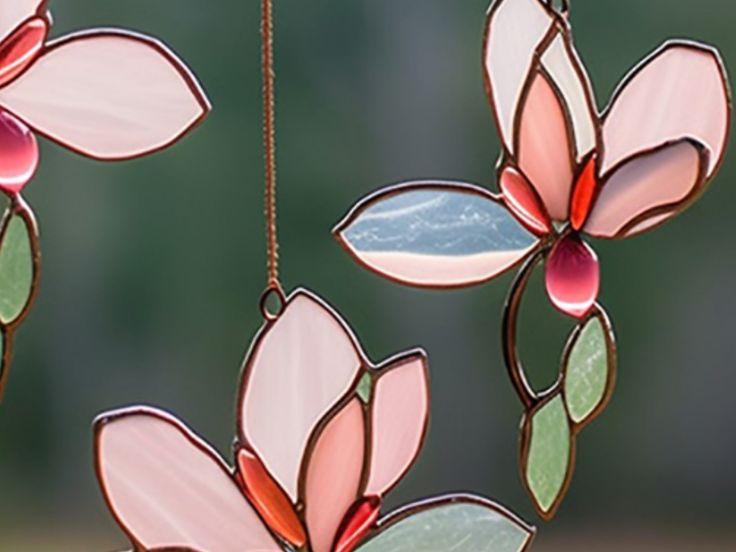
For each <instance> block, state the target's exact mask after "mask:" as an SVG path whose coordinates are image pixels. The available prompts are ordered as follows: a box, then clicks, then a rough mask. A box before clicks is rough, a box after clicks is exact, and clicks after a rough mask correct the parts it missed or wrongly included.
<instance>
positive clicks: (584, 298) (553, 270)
mask: <svg viewBox="0 0 736 552" xmlns="http://www.w3.org/2000/svg"><path fill="white" fill-rule="evenodd" d="M545 281H546V285H547V295H548V296H549V298H550V301H552V304H553V305H554V306H555V307H556V308H557V309H558V310H560V311H561V312H563V313H564V314H567V315H569V316H572V317H575V318H584V317H585V315H586V314H587V313H588V312H589V311H590V308H591V307H592V306H593V304H594V303H595V301H596V299H597V298H598V291H599V289H600V266H599V264H598V258H597V257H596V255H595V252H594V251H593V250H592V249H591V248H590V246H588V244H586V243H585V242H584V241H582V240H581V239H580V238H579V237H578V236H577V235H574V234H572V235H567V236H564V237H562V238H560V239H559V240H558V241H557V243H556V244H555V246H554V247H553V248H552V251H551V252H550V254H549V257H548V258H547V263H546V266H545Z"/></svg>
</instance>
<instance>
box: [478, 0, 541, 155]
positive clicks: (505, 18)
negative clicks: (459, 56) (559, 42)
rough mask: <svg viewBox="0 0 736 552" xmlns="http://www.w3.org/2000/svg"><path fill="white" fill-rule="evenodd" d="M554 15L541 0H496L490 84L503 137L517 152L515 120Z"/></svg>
mask: <svg viewBox="0 0 736 552" xmlns="http://www.w3.org/2000/svg"><path fill="white" fill-rule="evenodd" d="M553 24H554V19H553V16H552V14H551V13H550V11H549V8H547V7H546V6H545V5H544V4H543V3H542V2H541V1H540V0H496V2H494V4H493V5H492V6H491V9H490V12H489V16H488V22H487V27H486V33H487V35H486V48H485V57H484V63H485V69H486V85H487V87H488V89H489V93H490V96H491V103H492V105H493V109H494V112H495V115H496V120H497V124H498V127H499V132H500V134H501V139H502V141H503V143H504V144H505V145H506V148H507V149H508V150H509V151H510V152H511V153H513V147H514V143H515V136H514V129H513V127H514V124H515V119H516V112H517V107H518V104H519V98H520V96H521V92H522V89H523V88H524V85H525V84H526V82H527V79H528V75H529V72H530V70H531V68H532V65H533V62H534V53H535V51H536V49H537V47H538V46H539V44H540V43H541V42H542V39H543V38H544V37H545V36H546V35H547V33H548V32H549V31H550V29H551V27H552V25H553Z"/></svg>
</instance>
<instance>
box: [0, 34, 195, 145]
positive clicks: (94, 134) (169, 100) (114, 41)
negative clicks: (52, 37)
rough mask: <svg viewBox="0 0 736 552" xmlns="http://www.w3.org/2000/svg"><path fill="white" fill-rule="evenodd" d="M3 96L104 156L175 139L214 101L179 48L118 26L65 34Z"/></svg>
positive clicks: (25, 115)
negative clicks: (173, 49)
mask: <svg viewBox="0 0 736 552" xmlns="http://www.w3.org/2000/svg"><path fill="white" fill-rule="evenodd" d="M51 91H53V92H51ZM0 104H2V105H3V106H6V107H7V108H9V109H10V110H11V111H12V112H13V113H15V114H16V115H18V117H20V118H21V119H23V120H24V121H25V122H26V123H28V124H29V125H30V126H31V127H33V128H34V129H36V130H38V131H40V132H42V133H43V134H44V135H46V136H48V137H50V138H52V139H54V140H56V141H58V142H60V143H62V144H63V145H65V146H67V147H69V148H71V149H73V150H75V151H78V152H80V153H83V154H85V155H89V156H91V157H95V158H99V159H121V158H128V157H135V156H139V155H143V154H145V153H148V152H151V151H155V150H157V149H160V148H162V147H164V146H167V145H169V144H170V143H171V142H173V141H174V140H176V139H177V138H179V137H180V136H181V135H182V134H183V133H184V132H185V131H186V130H188V129H189V128H190V127H191V126H192V125H193V124H194V123H195V122H197V121H198V120H200V119H201V118H202V117H203V116H204V114H205V112H206V111H207V109H208V106H207V100H206V99H205V97H204V95H203V93H202V92H201V90H200V89H199V87H198V85H197V84H196V83H195V81H194V79H193V77H192V76H191V73H189V71H188V69H187V68H186V67H185V66H184V65H183V64H182V63H181V62H180V61H179V60H178V59H176V58H175V57H174V55H173V54H172V53H171V52H169V51H168V50H164V49H163V48H162V46H161V45H160V43H158V42H156V41H153V40H150V39H146V38H144V37H141V36H138V35H131V34H129V33H123V32H116V31H96V32H94V33H89V34H86V35H79V36H74V37H71V38H69V37H68V38H65V39H62V41H61V42H57V43H56V45H55V46H54V47H53V48H50V49H48V50H47V51H46V52H45V53H44V54H43V55H42V56H41V57H39V58H38V60H37V61H36V62H35V63H34V64H33V66H32V67H30V68H29V69H28V71H26V72H25V73H24V74H23V75H21V76H20V77H19V78H18V79H17V80H15V81H13V82H12V83H10V84H9V85H8V86H6V87H5V88H3V89H2V90H0Z"/></svg>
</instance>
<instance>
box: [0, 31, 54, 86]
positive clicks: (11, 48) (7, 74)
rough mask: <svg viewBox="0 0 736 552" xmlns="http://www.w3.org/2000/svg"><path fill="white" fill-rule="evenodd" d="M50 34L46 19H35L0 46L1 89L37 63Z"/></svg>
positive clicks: (14, 32)
mask: <svg viewBox="0 0 736 552" xmlns="http://www.w3.org/2000/svg"><path fill="white" fill-rule="evenodd" d="M48 32H49V26H48V23H47V22H46V19H44V18H42V17H34V18H33V19H29V20H28V21H26V22H25V23H23V24H22V25H21V26H20V27H18V28H17V29H16V30H15V31H13V33H12V34H11V35H10V36H9V37H8V38H6V39H5V40H4V41H3V42H2V44H0V87H3V86H5V85H6V84H8V83H9V82H10V81H12V80H13V79H15V78H16V77H18V76H19V75H21V74H22V73H23V72H24V71H25V70H26V69H28V67H29V66H30V65H31V63H33V61H35V59H36V57H37V56H38V54H39V53H41V49H42V48H43V45H44V42H45V41H46V35H47V34H48Z"/></svg>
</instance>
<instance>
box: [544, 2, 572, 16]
mask: <svg viewBox="0 0 736 552" xmlns="http://www.w3.org/2000/svg"><path fill="white" fill-rule="evenodd" d="M547 5H548V6H549V7H550V8H552V9H553V10H555V11H557V12H558V13H559V14H560V15H562V16H563V17H568V16H569V15H570V0H559V1H558V2H557V3H556V2H555V0H547Z"/></svg>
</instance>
